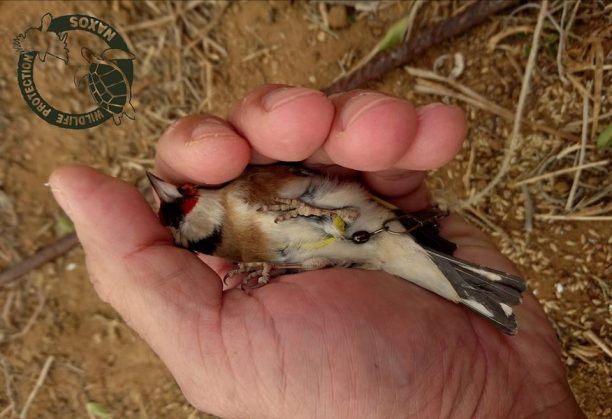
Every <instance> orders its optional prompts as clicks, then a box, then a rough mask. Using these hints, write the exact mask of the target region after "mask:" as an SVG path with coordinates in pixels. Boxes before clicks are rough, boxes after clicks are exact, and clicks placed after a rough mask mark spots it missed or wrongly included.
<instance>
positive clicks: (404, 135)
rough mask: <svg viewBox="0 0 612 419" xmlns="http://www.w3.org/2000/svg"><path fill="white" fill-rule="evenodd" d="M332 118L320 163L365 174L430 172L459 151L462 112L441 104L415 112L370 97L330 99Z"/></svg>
mask: <svg viewBox="0 0 612 419" xmlns="http://www.w3.org/2000/svg"><path fill="white" fill-rule="evenodd" d="M332 100H333V102H334V104H335V106H336V117H335V119H334V122H333V124H332V129H331V132H330V136H329V139H328V140H327V142H326V143H325V145H324V147H323V149H324V152H325V153H324V154H321V153H319V154H318V155H317V156H316V157H317V159H318V160H320V161H322V162H325V160H326V159H328V160H329V161H332V162H334V163H336V164H340V165H343V166H346V167H350V168H353V169H357V170H363V171H380V170H386V169H389V168H392V167H396V168H403V169H409V170H429V169H434V168H438V167H440V166H442V165H443V164H445V163H446V162H448V161H450V160H451V159H452V158H453V157H454V155H455V154H456V153H457V151H458V150H459V148H460V147H461V143H462V142H463V139H464V137H465V131H466V124H465V117H464V114H463V111H462V110H461V109H459V108H457V107H455V106H447V105H443V104H440V103H437V104H431V105H428V106H424V107H421V108H418V109H415V108H414V107H413V106H412V105H411V104H410V103H409V102H407V101H404V100H401V99H399V98H395V97H391V96H387V95H384V94H382V93H378V92H371V91H353V92H348V93H344V94H340V95H336V96H333V97H332Z"/></svg>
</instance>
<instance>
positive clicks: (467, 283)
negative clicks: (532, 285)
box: [425, 248, 527, 335]
mask: <svg viewBox="0 0 612 419" xmlns="http://www.w3.org/2000/svg"><path fill="white" fill-rule="evenodd" d="M425 250H426V251H427V253H428V254H429V256H430V257H431V259H432V260H433V261H434V263H435V264H436V265H437V266H438V268H439V269H440V271H442V273H443V274H444V276H446V278H447V279H448V281H449V282H450V283H451V285H452V286H453V288H454V289H455V291H456V292H457V294H458V295H459V297H460V299H461V300H460V302H461V303H462V304H463V305H465V306H467V307H468V308H470V309H471V310H473V311H474V312H476V313H478V314H479V315H481V316H483V317H485V318H487V319H489V320H490V321H491V322H493V323H494V324H495V326H497V327H498V328H500V329H501V330H502V331H503V332H504V333H507V334H509V335H515V334H516V332H517V324H516V318H515V316H514V313H513V310H512V306H515V305H518V304H520V303H521V301H522V298H521V293H522V292H523V291H525V289H526V288H527V286H526V284H525V282H524V281H523V279H522V278H519V277H518V276H515V275H511V274H508V273H506V272H501V271H497V270H495V269H490V268H486V267H484V266H480V265H475V264H472V263H468V262H465V261H461V260H458V259H456V258H454V257H452V256H448V255H445V254H443V253H440V252H437V251H435V250H432V249H427V248H426V249H425Z"/></svg>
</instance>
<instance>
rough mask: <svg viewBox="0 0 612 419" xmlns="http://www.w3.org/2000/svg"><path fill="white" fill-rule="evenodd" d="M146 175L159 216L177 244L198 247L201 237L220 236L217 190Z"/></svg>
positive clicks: (220, 211)
mask: <svg viewBox="0 0 612 419" xmlns="http://www.w3.org/2000/svg"><path fill="white" fill-rule="evenodd" d="M147 176H148V178H149V181H150V182H151V185H152V186H153V190H154V191H155V193H156V194H157V196H158V198H159V201H160V202H159V220H160V222H161V223H162V225H164V226H165V227H167V228H168V229H169V230H170V231H171V232H172V235H173V236H174V241H175V242H176V244H177V245H180V246H183V247H186V248H188V249H192V250H198V246H201V245H202V241H203V240H207V239H210V238H211V237H216V236H220V233H221V230H222V227H223V218H224V209H223V205H222V199H221V192H220V191H219V190H208V189H206V188H203V187H199V186H196V185H194V184H192V183H184V184H182V185H180V186H176V185H173V184H172V183H169V182H166V181H165V180H163V179H161V178H159V177H157V176H155V175H154V174H152V173H150V172H147ZM198 243H200V244H198ZM205 253H209V252H205Z"/></svg>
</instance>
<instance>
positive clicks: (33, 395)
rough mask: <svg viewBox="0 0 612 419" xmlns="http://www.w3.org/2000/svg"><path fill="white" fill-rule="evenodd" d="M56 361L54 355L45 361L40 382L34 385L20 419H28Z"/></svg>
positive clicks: (39, 376) (37, 381)
mask: <svg viewBox="0 0 612 419" xmlns="http://www.w3.org/2000/svg"><path fill="white" fill-rule="evenodd" d="M54 359H55V358H54V357H53V355H51V356H49V357H48V358H47V360H46V361H45V365H43V367H42V370H41V371H40V374H39V375H38V380H36V384H34V388H33V389H32V392H31V393H30V395H29V396H28V399H27V400H26V402H25V404H24V405H23V409H21V413H20V414H19V419H25V418H27V417H28V410H29V409H30V406H31V405H32V402H34V399H35V398H36V395H37V394H38V391H39V390H40V388H41V387H42V385H43V384H44V383H45V379H46V378H47V374H48V373H49V368H51V364H53V360H54Z"/></svg>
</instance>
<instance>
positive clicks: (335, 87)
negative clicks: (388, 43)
mask: <svg viewBox="0 0 612 419" xmlns="http://www.w3.org/2000/svg"><path fill="white" fill-rule="evenodd" d="M517 3H518V1H516V0H497V1H485V0H480V1H478V2H477V3H474V4H473V5H471V6H470V7H468V8H466V9H465V10H464V11H463V12H461V13H459V14H457V15H455V16H452V17H451V18H449V19H447V20H445V21H443V22H441V23H439V24H437V25H435V26H430V27H428V28H426V29H424V30H423V31H422V32H421V33H420V34H418V35H416V36H414V37H411V38H410V39H408V40H407V41H406V42H403V43H402V44H401V45H399V46H397V47H396V48H393V49H391V50H390V51H383V52H381V53H379V54H377V55H375V56H374V57H373V58H372V60H371V61H369V62H368V63H367V64H365V65H364V66H363V67H361V68H360V69H358V70H356V71H355V72H353V73H351V74H349V75H347V76H346V77H343V78H341V79H340V80H338V81H336V82H334V83H332V84H331V85H330V86H328V87H327V88H325V89H323V92H325V94H328V95H330V94H332V93H339V92H345V91H347V90H351V89H354V88H356V87H359V86H361V85H363V84H365V83H367V82H369V81H372V80H376V79H378V78H380V77H382V76H383V75H384V74H385V73H386V72H388V71H389V70H391V69H393V68H395V67H399V66H400V65H404V64H406V63H407V62H408V61H410V60H411V59H414V58H415V57H418V56H419V55H420V54H422V53H423V52H424V51H426V50H428V49H430V48H431V47H433V46H434V45H437V44H439V43H441V42H443V41H445V40H447V39H449V38H452V37H453V36H457V35H459V34H462V33H463V32H466V31H467V30H469V29H470V28H472V27H473V26H475V25H477V24H479V23H481V22H483V21H484V20H485V19H486V18H488V17H489V16H491V15H492V14H494V13H497V12H499V11H501V10H504V9H506V8H508V7H511V6H513V5H515V4H517Z"/></svg>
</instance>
